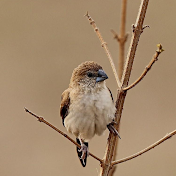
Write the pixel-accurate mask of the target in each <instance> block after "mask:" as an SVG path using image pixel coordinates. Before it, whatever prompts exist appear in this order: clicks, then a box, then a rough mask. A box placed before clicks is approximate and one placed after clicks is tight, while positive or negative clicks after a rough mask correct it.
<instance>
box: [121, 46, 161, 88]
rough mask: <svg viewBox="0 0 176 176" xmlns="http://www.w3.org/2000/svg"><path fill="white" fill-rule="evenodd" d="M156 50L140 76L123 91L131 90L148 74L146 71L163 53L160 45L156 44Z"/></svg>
mask: <svg viewBox="0 0 176 176" xmlns="http://www.w3.org/2000/svg"><path fill="white" fill-rule="evenodd" d="M157 46H158V50H157V51H156V53H155V54H154V56H153V58H152V60H151V61H150V63H149V64H148V65H147V66H146V67H145V70H144V71H143V73H142V74H141V76H140V77H139V78H138V79H137V80H136V81H135V82H134V83H132V84H131V85H130V86H128V87H125V88H124V89H123V90H124V91H127V90H130V89H131V88H133V87H134V86H136V85H137V84H138V83H139V82H140V81H141V80H142V79H143V78H144V76H145V75H146V74H147V73H148V71H149V70H150V69H151V67H152V65H153V64H154V63H155V62H156V61H157V60H158V56H159V55H160V54H161V53H162V52H163V51H164V50H163V48H162V45H161V44H158V45H157Z"/></svg>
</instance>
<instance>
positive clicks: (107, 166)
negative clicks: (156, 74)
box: [100, 0, 149, 176]
mask: <svg viewBox="0 0 176 176" xmlns="http://www.w3.org/2000/svg"><path fill="white" fill-rule="evenodd" d="M148 2H149V0H142V1H141V6H140V9H139V13H138V16H137V20H136V24H135V26H134V27H133V36H132V39H131V44H130V48H129V52H128V55H127V60H126V64H125V68H124V73H123V76H122V88H123V87H125V86H127V85H128V81H129V78H130V74H131V69H132V65H133V61H134V56H135V52H136V49H137V45H138V41H139V38H140V35H141V33H142V31H143V22H144V18H145V14H146V10H147V6H148ZM125 97H126V91H123V89H120V90H119V91H118V93H117V100H116V109H117V111H116V116H115V121H116V122H117V125H115V127H116V129H117V130H119V124H120V119H121V115H122V109H123V105H124V101H125ZM117 140H118V137H117V136H115V135H114V134H112V133H110V134H109V138H108V143H107V147H106V151H105V156H104V162H103V163H102V166H101V170H100V176H107V175H108V174H109V171H110V170H111V169H112V159H113V155H114V150H115V146H116V143H117Z"/></svg>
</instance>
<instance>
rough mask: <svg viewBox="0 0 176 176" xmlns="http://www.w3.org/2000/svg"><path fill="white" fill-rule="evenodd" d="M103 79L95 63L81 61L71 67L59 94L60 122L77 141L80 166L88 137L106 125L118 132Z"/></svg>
mask: <svg viewBox="0 0 176 176" xmlns="http://www.w3.org/2000/svg"><path fill="white" fill-rule="evenodd" d="M106 79H108V76H107V74H106V73H105V71H104V70H103V68H102V67H101V66H100V65H99V64H98V63H96V62H94V61H86V62H83V63H81V64H80V65H78V67H76V68H75V69H74V70H73V73H72V76H71V79H70V84H69V87H68V88H67V89H66V90H65V91H64V92H63V93H62V96H61V105H60V116H61V117H62V123H63V125H64V127H65V128H66V130H67V131H68V132H69V133H71V134H73V135H75V137H76V141H77V143H78V144H79V145H81V148H79V147H77V154H78V157H79V159H80V162H81V164H82V166H83V167H85V166H86V163H87V156H88V155H89V151H88V142H89V140H91V139H92V138H93V137H94V136H95V135H98V136H100V135H102V134H103V132H104V131H105V130H106V129H107V128H108V129H109V131H111V132H113V133H114V134H115V135H118V136H119V133H118V131H117V130H116V129H115V127H114V124H115V121H114V117H115V112H116V108H115V105H114V102H113V97H112V93H111V91H110V89H109V88H108V87H107V86H106V82H105V80H106ZM119 138H120V136H119Z"/></svg>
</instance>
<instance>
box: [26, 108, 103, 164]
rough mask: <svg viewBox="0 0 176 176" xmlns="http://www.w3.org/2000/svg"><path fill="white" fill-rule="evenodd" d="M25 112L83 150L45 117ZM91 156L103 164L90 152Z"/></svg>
mask: <svg viewBox="0 0 176 176" xmlns="http://www.w3.org/2000/svg"><path fill="white" fill-rule="evenodd" d="M24 110H25V111H26V112H28V113H29V114H31V115H32V116H34V117H36V118H37V119H38V121H39V122H43V123H45V124H46V125H48V126H49V127H51V128H52V129H54V130H55V131H57V132H58V133H60V134H61V135H62V136H64V137H65V138H67V139H68V140H69V141H70V142H72V143H73V144H75V145H76V146H77V147H79V148H81V145H79V144H78V143H77V142H76V141H74V140H73V139H72V138H70V137H69V136H68V135H67V134H65V133H64V132H62V131H61V130H59V129H58V128H56V127H55V126H53V125H52V124H50V123H49V122H47V121H46V120H45V119H44V118H43V117H39V116H38V115H36V114H34V113H33V112H31V111H29V110H28V109H27V108H24ZM89 155H90V156H92V157H93V158H95V159H96V160H98V161H100V163H102V162H103V161H102V159H100V158H98V157H97V156H95V155H94V154H92V153H90V152H89Z"/></svg>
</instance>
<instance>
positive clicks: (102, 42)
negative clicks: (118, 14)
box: [85, 12, 121, 88]
mask: <svg viewBox="0 0 176 176" xmlns="http://www.w3.org/2000/svg"><path fill="white" fill-rule="evenodd" d="M85 16H86V17H87V18H88V20H89V21H90V25H92V27H93V29H94V30H95V33H96V34H97V36H98V38H99V40H100V42H101V46H102V47H103V48H104V50H105V53H106V55H107V56H108V59H109V62H110V64H111V67H112V70H113V73H114V76H115V79H116V82H117V86H118V87H119V88H120V87H121V83H120V81H119V77H118V75H117V71H116V68H115V65H114V62H113V59H112V57H111V54H110V52H109V49H108V47H107V43H106V42H105V41H104V40H103V37H102V35H101V33H100V31H99V29H98V28H97V26H96V24H95V21H94V20H93V19H92V18H91V16H90V15H89V14H88V12H87V13H86V15H85Z"/></svg>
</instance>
